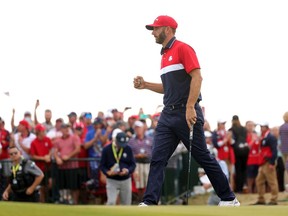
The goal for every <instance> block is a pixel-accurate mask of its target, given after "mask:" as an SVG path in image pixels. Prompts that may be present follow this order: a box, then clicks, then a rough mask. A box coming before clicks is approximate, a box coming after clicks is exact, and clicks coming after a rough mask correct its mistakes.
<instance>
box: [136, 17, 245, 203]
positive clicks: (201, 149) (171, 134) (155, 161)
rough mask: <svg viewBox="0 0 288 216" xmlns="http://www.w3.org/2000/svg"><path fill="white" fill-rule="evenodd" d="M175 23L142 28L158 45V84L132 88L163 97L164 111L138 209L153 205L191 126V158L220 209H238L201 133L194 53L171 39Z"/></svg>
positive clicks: (139, 82)
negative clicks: (204, 174) (205, 175)
mask: <svg viewBox="0 0 288 216" xmlns="http://www.w3.org/2000/svg"><path fill="white" fill-rule="evenodd" d="M177 26H178V24H177V22H176V21H175V20H174V19H173V18H172V17H170V16H166V15H165V16H163V15H162V16H158V17H157V18H156V19H155V20H154V23H153V24H150V25H146V28H147V29H148V30H151V31H152V35H153V36H154V38H155V41H156V43H158V44H161V45H162V49H161V55H162V60H161V68H160V76H161V81H162V83H151V82H147V81H145V80H144V79H143V77H142V76H136V77H135V78H134V88H136V89H148V90H151V91H154V92H157V93H161V94H164V97H163V103H164V108H163V111H162V113H161V116H160V119H159V122H158V125H157V128H156V133H155V137H154V144H153V150H152V159H151V165H150V172H149V177H148V184H147V187H146V191H145V194H144V198H143V201H142V202H141V203H140V204H139V206H148V205H157V204H158V201H159V199H160V194H161V188H162V184H163V181H164V169H165V166H166V165H167V161H168V160H169V158H170V157H171V155H172V154H173V152H174V151H175V149H176V147H177V145H178V144H179V142H180V141H182V142H183V143H184V145H185V146H186V148H187V149H189V143H190V142H189V134H190V128H191V127H192V126H193V128H194V137H193V143H192V152H191V153H192V156H193V157H194V158H195V160H196V161H197V162H198V163H199V165H200V166H201V167H203V168H204V170H205V172H206V173H207V175H208V177H209V179H210V181H211V183H212V185H213V188H214V189H215V192H216V194H217V195H218V196H219V197H220V199H221V201H220V203H219V205H220V206H239V205H240V203H239V202H238V200H237V199H236V197H235V194H234V193H233V192H232V190H231V188H230V186H229V182H228V180H227V178H226V176H225V174H224V173H223V172H222V170H221V168H220V166H219V164H218V162H217V160H216V159H215V158H214V157H213V156H211V155H210V153H209V151H208V150H207V147H206V142H205V136H204V131H203V125H204V117H203V113H202V109H201V106H200V105H199V102H200V101H201V99H202V97H201V93H200V89H201V83H202V76H201V71H200V65H199V62H198V59H197V56H196V53H195V51H194V49H193V48H192V47H191V46H189V45H188V44H186V43H183V42H181V41H178V40H176V37H175V33H176V28H177Z"/></svg>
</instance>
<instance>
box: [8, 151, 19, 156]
mask: <svg viewBox="0 0 288 216" xmlns="http://www.w3.org/2000/svg"><path fill="white" fill-rule="evenodd" d="M17 154H18V152H10V153H9V155H10V156H13V155H17Z"/></svg>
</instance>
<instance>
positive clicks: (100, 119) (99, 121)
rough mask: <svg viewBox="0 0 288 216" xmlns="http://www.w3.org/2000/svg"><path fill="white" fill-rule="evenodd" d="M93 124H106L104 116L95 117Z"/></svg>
mask: <svg viewBox="0 0 288 216" xmlns="http://www.w3.org/2000/svg"><path fill="white" fill-rule="evenodd" d="M93 124H94V125H97V124H104V122H103V119H102V118H99V117H97V118H95V119H94V121H93Z"/></svg>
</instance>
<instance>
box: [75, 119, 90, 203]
mask: <svg viewBox="0 0 288 216" xmlns="http://www.w3.org/2000/svg"><path fill="white" fill-rule="evenodd" d="M73 127H74V133H75V134H76V135H77V136H78V137H79V138H80V141H81V142H80V152H79V154H78V158H79V159H80V161H79V169H78V183H79V185H78V187H79V188H80V189H81V188H82V186H83V185H84V183H86V181H88V165H87V161H82V160H83V159H86V158H87V157H88V153H87V150H86V149H85V147H84V144H85V134H84V128H85V126H84V124H83V123H82V122H76V123H75V124H74V126H73ZM85 192H86V190H80V194H79V198H78V200H77V203H79V199H80V201H81V203H87V199H86V198H85V197H84V196H85V195H87V194H86V193H85Z"/></svg>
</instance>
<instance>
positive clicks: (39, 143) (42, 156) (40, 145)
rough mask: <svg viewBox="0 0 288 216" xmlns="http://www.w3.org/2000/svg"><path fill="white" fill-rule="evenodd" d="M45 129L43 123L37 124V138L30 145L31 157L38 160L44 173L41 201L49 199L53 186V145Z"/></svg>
mask: <svg viewBox="0 0 288 216" xmlns="http://www.w3.org/2000/svg"><path fill="white" fill-rule="evenodd" d="M45 131H46V128H45V127H44V126H43V125H42V124H37V125H36V126H35V134H36V138H35V139H34V140H33V141H32V143H31V147H30V155H31V159H33V160H36V165H37V166H38V167H39V168H40V169H41V171H42V172H43V173H44V179H43V180H42V182H41V188H40V202H42V203H44V202H46V201H48V199H47V198H48V197H47V195H48V193H49V190H50V189H51V187H52V179H51V163H50V162H51V154H52V151H51V150H52V147H53V145H52V142H51V139H50V138H48V137H47V136H46V133H45Z"/></svg>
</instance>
